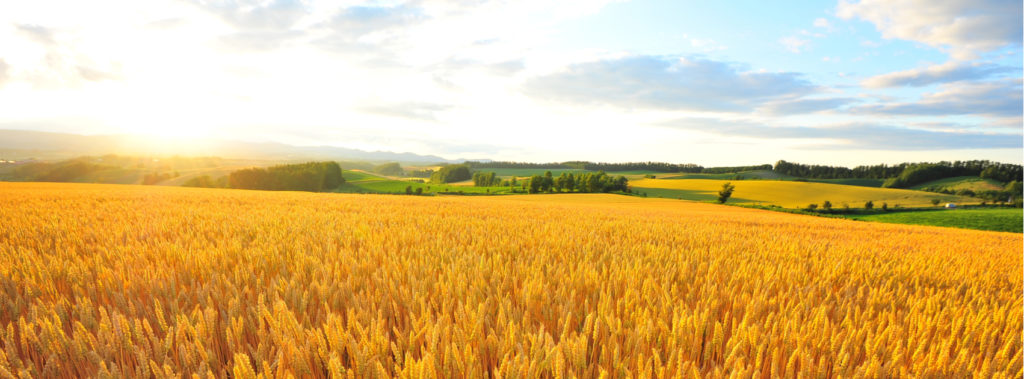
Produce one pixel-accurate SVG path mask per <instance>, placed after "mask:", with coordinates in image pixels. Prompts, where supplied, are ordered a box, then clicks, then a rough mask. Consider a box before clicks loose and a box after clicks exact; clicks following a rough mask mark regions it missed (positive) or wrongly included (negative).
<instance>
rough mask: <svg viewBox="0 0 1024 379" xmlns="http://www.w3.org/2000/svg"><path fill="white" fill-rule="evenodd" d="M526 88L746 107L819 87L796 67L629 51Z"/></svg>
mask: <svg viewBox="0 0 1024 379" xmlns="http://www.w3.org/2000/svg"><path fill="white" fill-rule="evenodd" d="M525 89H526V92H527V93H528V94H529V95H530V96H532V97H536V98H548V99H553V100H559V101H564V102H571V103H577V104H598V105H612V106H617V107H641V108H661V109H691V110H708V111H741V112H745V111H748V110H750V109H751V108H753V107H755V106H757V105H758V104H761V103H763V102H765V101H771V100H781V99H788V98H795V97H799V96H802V95H805V94H808V93H812V92H815V91H817V90H818V88H817V87H816V86H814V85H813V84H811V83H810V82H808V81H806V80H805V79H803V78H802V77H801V75H799V74H795V73H787V72H784V73H771V72H749V71H744V70H742V69H741V68H739V67H737V66H735V65H732V64H729V63H724V62H718V61H712V60H708V59H703V58H692V57H690V58H686V57H684V58H678V59H669V58H665V57H656V56H630V57H625V58H620V59H610V60H600V61H593V62H584V63H578V64H574V65H571V66H569V67H567V68H565V69H564V70H562V71H558V72H555V73H552V74H549V75H543V76H539V77H535V78H531V79H530V80H529V81H527V82H526V84H525Z"/></svg>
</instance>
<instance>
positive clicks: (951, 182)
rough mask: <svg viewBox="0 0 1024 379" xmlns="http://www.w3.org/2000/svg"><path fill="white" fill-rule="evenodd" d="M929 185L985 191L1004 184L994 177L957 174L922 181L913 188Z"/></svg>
mask: <svg viewBox="0 0 1024 379" xmlns="http://www.w3.org/2000/svg"><path fill="white" fill-rule="evenodd" d="M928 187H938V188H944V189H948V190H953V191H956V190H961V189H968V190H971V191H975V192H977V191H984V190H997V191H998V190H1002V189H1003V186H1002V184H1001V183H999V182H998V181H995V180H992V179H982V178H979V177H977V176H957V177H952V178H946V179H939V180H933V181H930V182H927V183H922V184H919V185H916V186H913V187H910V188H911V189H922V188H928Z"/></svg>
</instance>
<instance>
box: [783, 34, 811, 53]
mask: <svg viewBox="0 0 1024 379" xmlns="http://www.w3.org/2000/svg"><path fill="white" fill-rule="evenodd" d="M810 42H811V41H808V40H805V39H802V38H798V37H795V36H789V37H783V38H782V39H780V40H779V43H781V44H782V46H783V47H785V48H786V50H789V51H790V52H793V53H797V54H799V53H801V52H804V51H807V47H808V44H810Z"/></svg>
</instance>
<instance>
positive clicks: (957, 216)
mask: <svg viewBox="0 0 1024 379" xmlns="http://www.w3.org/2000/svg"><path fill="white" fill-rule="evenodd" d="M848 218H852V219H855V220H864V221H876V222H886V223H894V224H914V225H932V226H949V227H955V228H965V229H977V230H993V231H999V232H1014V233H1021V232H1022V229H1024V213H1022V212H1021V210H1020V209H1012V208H1011V209H1006V208H999V209H955V210H935V211H913V212H893V213H884V214H874V215H852V216H849V217H848Z"/></svg>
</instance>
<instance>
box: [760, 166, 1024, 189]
mask: <svg viewBox="0 0 1024 379" xmlns="http://www.w3.org/2000/svg"><path fill="white" fill-rule="evenodd" d="M772 170H773V171H775V172H776V173H779V174H784V175H789V176H797V177H801V178H811V179H888V180H891V181H887V182H886V184H884V185H883V187H892V188H905V187H910V186H914V185H917V184H921V183H924V182H928V181H932V180H937V179H943V178H950V177H955V176H978V177H981V178H985V179H993V180H996V181H999V182H1001V183H1009V182H1011V181H1014V180H1018V181H1019V180H1022V175H1024V169H1022V167H1021V165H1018V164H1010V163H999V162H992V161H988V160H971V161H954V162H949V161H941V162H936V163H900V164H895V165H887V164H879V165H868V166H857V167H854V168H852V169H851V168H847V167H842V166H822V165H807V164H800V163H792V162H786V161H782V160H780V161H778V162H776V163H775V166H774V168H773V169H772Z"/></svg>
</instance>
